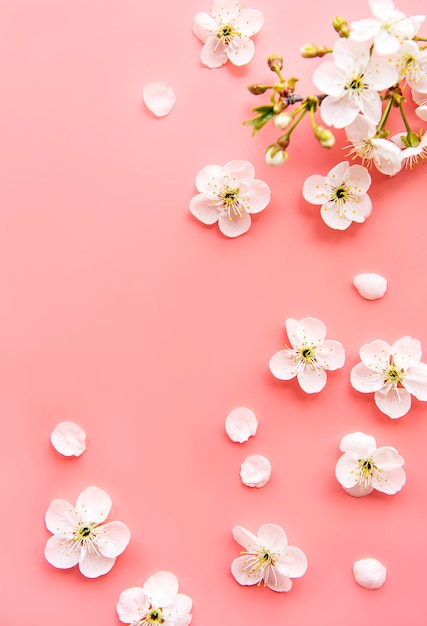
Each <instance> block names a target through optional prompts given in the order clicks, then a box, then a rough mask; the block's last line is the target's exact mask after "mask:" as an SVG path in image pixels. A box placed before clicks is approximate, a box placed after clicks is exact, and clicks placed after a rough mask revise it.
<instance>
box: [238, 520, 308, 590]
mask: <svg viewBox="0 0 427 626" xmlns="http://www.w3.org/2000/svg"><path fill="white" fill-rule="evenodd" d="M233 537H234V539H235V540H236V541H237V543H238V544H240V545H241V546H242V547H243V548H244V551H243V552H241V556H239V557H238V558H237V559H234V561H233V563H232V565H231V573H232V574H233V576H234V578H235V579H236V580H237V582H238V583H239V584H240V585H260V584H261V583H263V584H264V586H265V587H268V588H269V589H272V590H273V591H289V590H290V589H291V587H292V580H291V579H292V578H300V577H301V576H303V575H304V574H305V572H306V570H307V558H306V556H305V554H304V552H303V551H302V550H301V549H300V548H297V547H295V546H289V545H288V539H287V537H286V533H285V531H284V530H283V528H281V527H280V526H277V524H264V525H263V526H261V528H259V530H258V534H257V535H254V534H253V533H251V532H250V531H249V530H246V529H245V528H242V526H235V527H234V528H233Z"/></svg>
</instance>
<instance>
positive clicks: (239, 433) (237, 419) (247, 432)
mask: <svg viewBox="0 0 427 626" xmlns="http://www.w3.org/2000/svg"><path fill="white" fill-rule="evenodd" d="M257 428H258V420H257V418H256V415H255V413H254V412H253V411H251V409H247V408H246V407H239V408H237V409H233V410H232V411H230V413H229V414H228V415H227V417H226V420H225V430H226V433H227V435H228V436H229V437H230V439H231V441H236V442H238V443H243V442H244V441H247V440H248V439H249V437H253V435H255V433H256V431H257Z"/></svg>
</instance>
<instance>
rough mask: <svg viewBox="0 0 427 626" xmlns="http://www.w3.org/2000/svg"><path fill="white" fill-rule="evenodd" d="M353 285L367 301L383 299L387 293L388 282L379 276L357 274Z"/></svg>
mask: <svg viewBox="0 0 427 626" xmlns="http://www.w3.org/2000/svg"><path fill="white" fill-rule="evenodd" d="M353 285H354V286H355V288H356V289H357V291H358V292H359V293H360V295H361V296H362V298H365V299H366V300H377V299H379V298H382V297H383V296H384V294H385V292H386V291H387V280H386V279H385V278H384V276H380V275H379V274H373V273H367V274H357V276H355V277H354V278H353Z"/></svg>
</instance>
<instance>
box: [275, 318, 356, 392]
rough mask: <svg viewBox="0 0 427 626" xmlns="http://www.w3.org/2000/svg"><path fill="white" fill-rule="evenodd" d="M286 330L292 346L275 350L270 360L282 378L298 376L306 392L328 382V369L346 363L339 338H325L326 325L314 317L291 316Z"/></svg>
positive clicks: (316, 389) (289, 378)
mask: <svg viewBox="0 0 427 626" xmlns="http://www.w3.org/2000/svg"><path fill="white" fill-rule="evenodd" d="M286 332H287V334H288V338H289V343H290V344H291V347H290V348H289V347H285V348H283V350H279V352H276V354H274V355H273V356H272V357H271V359H270V363H269V367H270V371H271V373H272V374H273V376H275V377H276V378H278V379H279V380H291V379H292V378H295V377H296V378H297V380H298V383H299V385H300V387H301V389H303V391H305V392H306V393H317V392H319V391H321V390H322V389H323V387H324V386H325V385H326V380H327V377H326V370H336V369H339V368H340V367H342V366H343V365H344V361H345V352H344V348H343V346H342V344H341V343H340V342H339V341H334V340H332V339H325V336H326V326H325V324H324V323H323V322H321V321H320V320H318V319H316V318H314V317H305V318H303V319H302V320H299V321H298V320H294V319H292V318H288V319H287V320H286Z"/></svg>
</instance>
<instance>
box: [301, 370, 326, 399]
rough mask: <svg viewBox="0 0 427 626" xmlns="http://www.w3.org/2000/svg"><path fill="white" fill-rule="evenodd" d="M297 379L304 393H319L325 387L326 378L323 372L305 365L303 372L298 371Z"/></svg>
mask: <svg viewBox="0 0 427 626" xmlns="http://www.w3.org/2000/svg"><path fill="white" fill-rule="evenodd" d="M297 379H298V382H299V385H300V387H301V389H302V390H303V391H305V392H306V393H319V391H322V389H323V387H324V386H325V385H326V381H327V376H326V372H325V370H323V369H319V368H314V367H312V366H310V365H306V366H305V367H304V369H303V370H300V371H298V373H297Z"/></svg>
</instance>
